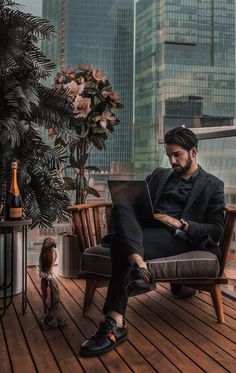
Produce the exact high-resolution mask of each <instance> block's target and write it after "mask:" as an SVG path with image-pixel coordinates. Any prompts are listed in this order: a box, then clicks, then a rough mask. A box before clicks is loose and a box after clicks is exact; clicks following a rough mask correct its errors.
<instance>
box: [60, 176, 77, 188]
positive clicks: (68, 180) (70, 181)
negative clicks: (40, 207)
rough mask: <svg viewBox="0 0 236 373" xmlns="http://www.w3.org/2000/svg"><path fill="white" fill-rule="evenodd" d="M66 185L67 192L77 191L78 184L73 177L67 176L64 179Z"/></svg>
mask: <svg viewBox="0 0 236 373" xmlns="http://www.w3.org/2000/svg"><path fill="white" fill-rule="evenodd" d="M63 180H64V183H65V189H66V190H75V189H76V184H75V180H74V179H72V178H71V177H68V176H65V177H63Z"/></svg>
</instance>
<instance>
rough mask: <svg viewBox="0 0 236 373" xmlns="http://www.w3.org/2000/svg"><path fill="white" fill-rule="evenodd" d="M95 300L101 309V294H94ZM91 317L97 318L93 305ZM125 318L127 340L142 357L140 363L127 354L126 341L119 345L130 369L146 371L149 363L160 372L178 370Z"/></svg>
mask: <svg viewBox="0 0 236 373" xmlns="http://www.w3.org/2000/svg"><path fill="white" fill-rule="evenodd" d="M95 302H96V305H97V306H99V309H100V310H101V309H102V307H103V303H104V298H103V297H102V296H101V294H99V293H96V294H95ZM91 317H93V318H94V319H95V320H96V319H97V316H96V314H95V307H94V308H92V309H91ZM126 320H127V321H128V322H129V323H128V342H129V343H130V345H132V346H133V347H134V348H135V349H136V354H139V355H141V356H142V357H143V360H142V364H140V363H139V362H138V361H139V359H138V358H137V357H136V358H135V359H133V358H131V356H130V355H129V354H127V351H128V350H127V346H129V343H128V342H126V343H124V344H123V345H121V346H120V347H119V353H120V354H121V355H122V356H123V358H124V359H125V360H126V361H127V362H128V363H129V364H130V366H131V368H132V370H134V371H135V370H136V369H137V371H138V372H140V371H142V370H144V371H146V366H147V364H150V365H151V366H152V367H153V369H155V371H158V372H160V373H161V372H163V373H166V372H178V371H179V370H178V369H177V368H176V367H175V365H174V364H173V363H172V362H171V361H169V360H168V358H167V357H166V356H165V355H164V354H163V353H161V352H160V351H159V350H158V348H157V347H156V346H155V345H154V344H153V343H151V342H150V341H149V340H148V338H147V337H146V336H145V335H144V334H142V333H141V332H140V331H139V330H138V329H136V328H135V327H134V326H133V325H132V324H131V323H130V319H128V318H126ZM146 334H147V330H146ZM148 334H149V331H148ZM128 348H129V347H128ZM133 354H134V351H133Z"/></svg>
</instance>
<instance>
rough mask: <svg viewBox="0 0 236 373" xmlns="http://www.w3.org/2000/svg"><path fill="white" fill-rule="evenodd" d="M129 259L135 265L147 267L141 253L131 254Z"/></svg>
mask: <svg viewBox="0 0 236 373" xmlns="http://www.w3.org/2000/svg"><path fill="white" fill-rule="evenodd" d="M128 259H129V263H130V264H131V265H132V266H134V267H139V268H147V264H146V263H145V262H144V260H143V258H142V257H141V255H138V254H131V255H130V256H129V258H128Z"/></svg>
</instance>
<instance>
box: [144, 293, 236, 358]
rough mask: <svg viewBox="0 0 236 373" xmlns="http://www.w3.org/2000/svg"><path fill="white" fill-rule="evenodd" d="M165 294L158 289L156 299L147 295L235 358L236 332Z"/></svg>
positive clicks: (191, 306)
mask: <svg viewBox="0 0 236 373" xmlns="http://www.w3.org/2000/svg"><path fill="white" fill-rule="evenodd" d="M166 293H167V292H166V291H165V290H164V289H160V290H159V294H158V296H157V297H155V295H154V296H152V295H151V294H150V295H148V294H147V295H148V296H150V297H151V298H152V299H153V300H154V301H155V300H156V298H157V299H158V303H159V304H160V305H161V307H165V308H166V309H168V311H171V312H172V313H173V314H174V315H176V316H177V317H179V318H180V319H181V320H183V321H184V322H185V323H187V324H188V325H189V326H191V327H192V328H194V329H195V330H197V331H198V332H199V333H201V334H202V335H206V336H207V338H208V339H209V340H210V341H211V342H213V343H215V344H216V345H217V346H218V347H220V348H221V349H222V350H224V351H225V352H226V353H229V354H230V355H231V356H232V357H234V358H236V350H235V343H236V332H234V331H232V330H230V329H229V328H228V327H227V326H226V325H224V324H219V323H217V322H216V321H215V320H213V319H212V318H208V315H207V313H206V312H204V311H203V310H200V309H198V308H197V307H194V306H193V305H192V304H190V303H189V302H186V301H183V300H182V301H181V300H178V299H175V298H173V296H171V295H169V294H166ZM228 332H229V333H230V334H229V333H228ZM227 334H228V335H229V336H230V337H231V340H229V339H228V338H227Z"/></svg>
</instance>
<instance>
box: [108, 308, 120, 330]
mask: <svg viewBox="0 0 236 373" xmlns="http://www.w3.org/2000/svg"><path fill="white" fill-rule="evenodd" d="M107 316H109V317H111V318H112V319H113V320H115V322H116V325H117V327H118V328H122V327H123V326H124V317H123V315H121V314H120V313H118V312H116V311H109V312H108V313H107Z"/></svg>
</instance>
